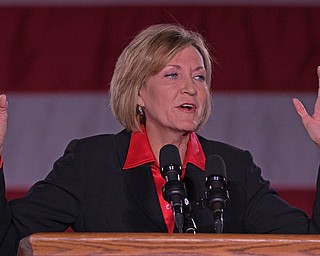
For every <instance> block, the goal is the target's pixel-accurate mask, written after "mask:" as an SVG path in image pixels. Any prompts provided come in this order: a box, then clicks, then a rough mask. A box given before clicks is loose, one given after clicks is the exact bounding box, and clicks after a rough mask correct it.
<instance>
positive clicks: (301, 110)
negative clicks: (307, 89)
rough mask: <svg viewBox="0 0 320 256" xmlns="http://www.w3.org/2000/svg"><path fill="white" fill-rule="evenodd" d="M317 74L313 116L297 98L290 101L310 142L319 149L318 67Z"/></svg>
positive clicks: (319, 68) (319, 94)
mask: <svg viewBox="0 0 320 256" xmlns="http://www.w3.org/2000/svg"><path fill="white" fill-rule="evenodd" d="M317 74H318V79H319V87H318V97H317V100H316V102H315V105H314V111H313V114H312V115H309V114H308V112H307V111H306V109H305V107H304V106H303V104H302V103H301V101H300V100H298V99H297V98H294V99H292V101H293V105H294V107H295V109H296V111H297V113H298V114H299V116H300V117H301V120H302V123H303V125H304V127H305V128H306V130H307V132H308V134H309V136H310V138H311V140H312V141H313V142H314V143H315V144H316V145H317V147H318V148H319V149H320V66H319V67H318V69H317Z"/></svg>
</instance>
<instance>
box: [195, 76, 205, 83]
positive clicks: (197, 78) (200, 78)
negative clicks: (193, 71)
mask: <svg viewBox="0 0 320 256" xmlns="http://www.w3.org/2000/svg"><path fill="white" fill-rule="evenodd" d="M194 78H195V79H196V80H199V81H201V82H203V81H205V80H206V78H205V76H204V75H196V76H194Z"/></svg>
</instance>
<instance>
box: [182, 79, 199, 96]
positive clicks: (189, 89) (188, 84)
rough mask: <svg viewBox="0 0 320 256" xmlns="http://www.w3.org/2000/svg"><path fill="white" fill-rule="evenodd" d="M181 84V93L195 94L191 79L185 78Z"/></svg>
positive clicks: (195, 89)
mask: <svg viewBox="0 0 320 256" xmlns="http://www.w3.org/2000/svg"><path fill="white" fill-rule="evenodd" d="M182 83H183V85H182V89H181V92H182V93H187V94H190V95H195V94H197V88H196V85H195V83H194V81H193V79H192V78H186V79H184V81H183V82H182Z"/></svg>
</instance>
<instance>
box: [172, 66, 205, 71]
mask: <svg viewBox="0 0 320 256" xmlns="http://www.w3.org/2000/svg"><path fill="white" fill-rule="evenodd" d="M166 67H176V68H178V69H181V66H180V65H175V64H169V65H167V66H166ZM200 69H204V70H206V69H205V67H204V66H199V67H197V68H196V69H195V70H194V71H198V70H200Z"/></svg>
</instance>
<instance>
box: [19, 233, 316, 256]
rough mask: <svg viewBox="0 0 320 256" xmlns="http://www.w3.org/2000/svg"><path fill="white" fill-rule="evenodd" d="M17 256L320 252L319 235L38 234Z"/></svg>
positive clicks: (30, 238)
mask: <svg viewBox="0 0 320 256" xmlns="http://www.w3.org/2000/svg"><path fill="white" fill-rule="evenodd" d="M18 255H19V256H30V255H34V256H35V255H36V256H44V255H54V256H56V255H59V256H66V255H68V256H71V255H72V256H80V255H81V256H84V255H135V256H138V255H157V256H160V255H177V256H180V255H194V256H195V255H196V256H201V255H260V256H261V255H263V256H265V255H290V256H295V255H320V235H244V234H196V235H193V234H172V235H171V234H159V233H68V232H67V233H38V234H33V235H31V236H29V237H26V238H24V239H23V240H21V242H20V246H19V253H18Z"/></svg>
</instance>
